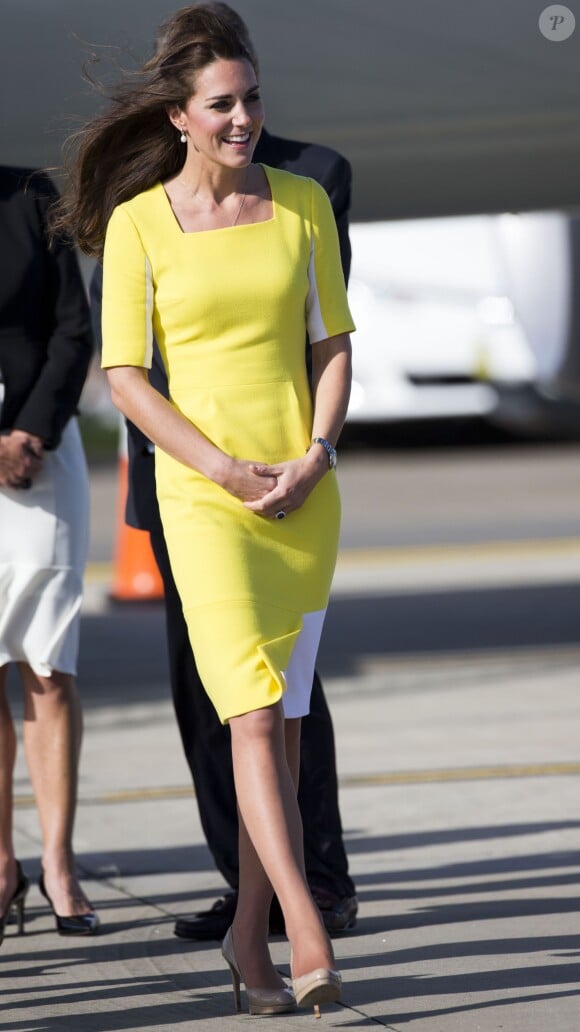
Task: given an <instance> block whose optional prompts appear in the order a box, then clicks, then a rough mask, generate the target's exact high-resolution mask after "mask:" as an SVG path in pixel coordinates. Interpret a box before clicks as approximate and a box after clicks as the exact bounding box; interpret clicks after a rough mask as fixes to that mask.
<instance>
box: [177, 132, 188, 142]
mask: <svg viewBox="0 0 580 1032" xmlns="http://www.w3.org/2000/svg"><path fill="white" fill-rule="evenodd" d="M179 139H180V141H181V143H187V136H186V135H185V129H182V130H181V136H180V137H179Z"/></svg>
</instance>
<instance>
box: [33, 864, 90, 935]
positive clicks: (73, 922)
mask: <svg viewBox="0 0 580 1032" xmlns="http://www.w3.org/2000/svg"><path fill="white" fill-rule="evenodd" d="M38 888H39V889H40V891H41V893H42V895H43V896H44V898H45V900H46V901H47V903H48V905H49V907H50V909H51V910H52V913H53V914H54V919H55V922H56V930H57V932H58V934H59V935H95V934H96V932H97V930H98V927H99V924H100V922H99V916H98V914H95V912H94V910H90V911H89V913H88V914H73V915H71V917H63V916H62V915H61V914H57V912H56V910H55V909H54V903H53V902H52V900H51V898H50V896H49V895H48V892H47V891H46V885H45V884H44V871H43V872H42V874H41V875H40V878H39V879H38Z"/></svg>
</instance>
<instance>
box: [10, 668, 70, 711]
mask: <svg viewBox="0 0 580 1032" xmlns="http://www.w3.org/2000/svg"><path fill="white" fill-rule="evenodd" d="M22 674H23V677H22V680H23V683H24V688H25V692H26V693H27V694H30V695H33V696H35V697H36V698H38V699H39V700H40V699H42V700H46V702H47V703H48V704H51V703H52V704H56V705H62V704H68V703H71V702H72V701H73V700H74V699H75V698H76V681H75V678H74V676H73V675H72V674H63V673H61V672H60V671H58V670H53V672H52V673H51V674H50V675H49V676H48V677H43V676H41V675H40V674H35V673H34V672H33V671H32V670H31V669H30V667H28V668H27V669H26V670H22Z"/></svg>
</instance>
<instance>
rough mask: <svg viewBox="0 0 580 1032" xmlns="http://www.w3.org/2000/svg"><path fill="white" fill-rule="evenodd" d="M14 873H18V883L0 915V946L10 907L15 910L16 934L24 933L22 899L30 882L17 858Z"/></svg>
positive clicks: (24, 897)
mask: <svg viewBox="0 0 580 1032" xmlns="http://www.w3.org/2000/svg"><path fill="white" fill-rule="evenodd" d="M16 873H17V875H18V883H17V885H16V888H15V889H14V892H13V893H12V896H11V897H10V899H9V900H8V906H7V907H6V910H5V911H4V913H3V914H2V916H1V917H0V946H1V945H2V943H3V942H4V929H5V927H6V921H7V920H8V915H9V914H10V911H11V910H12V908H14V909H15V910H16V924H17V926H18V934H19V935H24V901H25V899H26V893H27V892H28V888H29V885H30V882H29V881H28V878H27V877H26V875H25V874H24V871H23V870H22V868H21V866H20V863H19V861H18V860H17V861H16Z"/></svg>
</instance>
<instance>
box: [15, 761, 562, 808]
mask: <svg viewBox="0 0 580 1032" xmlns="http://www.w3.org/2000/svg"><path fill="white" fill-rule="evenodd" d="M578 774H580V762H578V763H575V762H567V763H519V764H518V763H516V764H497V765H496V766H489V767H450V768H448V769H445V768H443V769H440V770H437V769H436V770H401V771H391V772H388V773H383V774H347V775H345V776H344V777H341V778H340V779H339V783H340V787H341V788H374V787H377V786H379V785H419V784H423V785H429V784H437V783H438V782H442V781H489V780H493V779H494V778H496V779H499V778H545V777H567V776H570V775H578ZM193 795H194V793H193V789H192V788H191V786H189V785H168V786H166V787H164V788H134V789H126V790H125V791H120V792H107V793H104V794H103V795H100V796H95V797H94V798H92V799H89V798H85V799H83V798H81V799H79V805H80V806H111V805H119V804H122V803H146V802H150V801H151V800H162V801H167V800H170V799H189V798H193ZM14 805H15V806H16V808H18V809H27V808H29V807H33V806H34V805H35V803H34V797H33V796H32V795H20V796H16V797H15V799H14Z"/></svg>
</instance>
